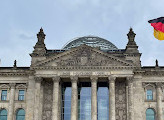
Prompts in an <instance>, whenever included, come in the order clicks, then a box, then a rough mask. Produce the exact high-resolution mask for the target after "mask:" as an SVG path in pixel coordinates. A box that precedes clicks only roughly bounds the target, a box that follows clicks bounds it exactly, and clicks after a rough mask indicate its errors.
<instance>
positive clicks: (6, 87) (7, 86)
mask: <svg viewBox="0 0 164 120" xmlns="http://www.w3.org/2000/svg"><path fill="white" fill-rule="evenodd" d="M0 89H10V86H9V84H1V85H0Z"/></svg>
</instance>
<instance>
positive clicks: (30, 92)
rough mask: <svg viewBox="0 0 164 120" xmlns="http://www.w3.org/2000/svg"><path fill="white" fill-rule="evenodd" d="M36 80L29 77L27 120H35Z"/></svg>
mask: <svg viewBox="0 0 164 120" xmlns="http://www.w3.org/2000/svg"><path fill="white" fill-rule="evenodd" d="M34 88H35V79H34V76H29V81H28V89H27V97H26V98H27V99H26V101H27V107H26V120H33V119H34V102H35V92H34V91H35V89H34Z"/></svg>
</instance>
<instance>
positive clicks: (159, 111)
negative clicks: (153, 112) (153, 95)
mask: <svg viewBox="0 0 164 120" xmlns="http://www.w3.org/2000/svg"><path fill="white" fill-rule="evenodd" d="M161 87H162V83H157V118H158V120H163V119H162V89H161Z"/></svg>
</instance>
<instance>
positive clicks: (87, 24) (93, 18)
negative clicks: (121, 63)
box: [0, 0, 164, 66]
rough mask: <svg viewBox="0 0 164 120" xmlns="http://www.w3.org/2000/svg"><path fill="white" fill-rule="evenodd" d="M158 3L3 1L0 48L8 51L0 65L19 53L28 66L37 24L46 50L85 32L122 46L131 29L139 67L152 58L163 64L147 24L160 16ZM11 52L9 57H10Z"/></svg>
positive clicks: (150, 0) (160, 45)
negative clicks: (134, 37) (43, 37)
mask: <svg viewBox="0 0 164 120" xmlns="http://www.w3.org/2000/svg"><path fill="white" fill-rule="evenodd" d="M163 4H164V1H163V0H159V1H158V2H157V1H154V0H144V1H143V0H142V1H138V0H133V1H132V0H119V1H116V0H89V1H88V0H46V1H45V0H36V1H33V0H28V1H23V2H22V1H21V0H17V1H11V2H6V1H2V4H1V7H0V13H1V16H0V18H1V19H0V23H2V24H1V28H0V33H1V35H0V42H1V47H0V51H4V50H6V51H7V55H6V54H4V53H2V52H0V57H1V58H2V57H3V59H4V58H5V60H3V63H2V64H3V66H12V64H13V63H12V62H11V60H12V61H13V60H14V59H16V58H15V57H14V56H17V55H19V57H18V58H19V61H20V62H19V64H20V65H22V66H29V65H30V57H29V55H28V54H29V53H30V52H32V50H33V46H34V45H35V43H36V41H37V37H36V33H37V32H38V31H39V29H40V27H41V26H42V27H43V28H44V31H45V34H46V39H45V43H46V46H47V48H48V49H60V48H62V46H63V45H64V44H65V43H67V42H68V41H69V40H71V39H73V38H75V37H80V36H86V35H96V36H100V37H102V38H105V39H108V40H109V41H111V42H112V43H113V44H115V45H116V46H117V47H118V48H121V49H123V48H125V47H126V44H127V36H126V34H127V33H128V31H129V28H130V27H133V29H134V32H135V33H136V34H137V35H136V42H137V44H138V46H139V50H140V52H141V53H143V54H142V57H141V61H142V65H154V61H155V59H156V58H157V59H158V60H159V64H160V65H164V59H163V58H164V54H163V48H164V47H163V46H164V42H163V41H161V42H160V41H158V40H156V39H155V38H154V36H153V28H152V27H151V26H150V25H149V24H148V22H147V21H148V20H149V19H153V18H156V17H159V16H161V15H163V11H164V7H163ZM6 8H10V9H6ZM4 41H5V42H4ZM13 51H14V55H10V54H11V53H13ZM20 51H21V52H20ZM21 56H23V57H21ZM26 58H27V59H26Z"/></svg>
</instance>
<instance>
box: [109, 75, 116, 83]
mask: <svg viewBox="0 0 164 120" xmlns="http://www.w3.org/2000/svg"><path fill="white" fill-rule="evenodd" d="M108 80H109V82H115V81H116V77H115V76H108Z"/></svg>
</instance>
